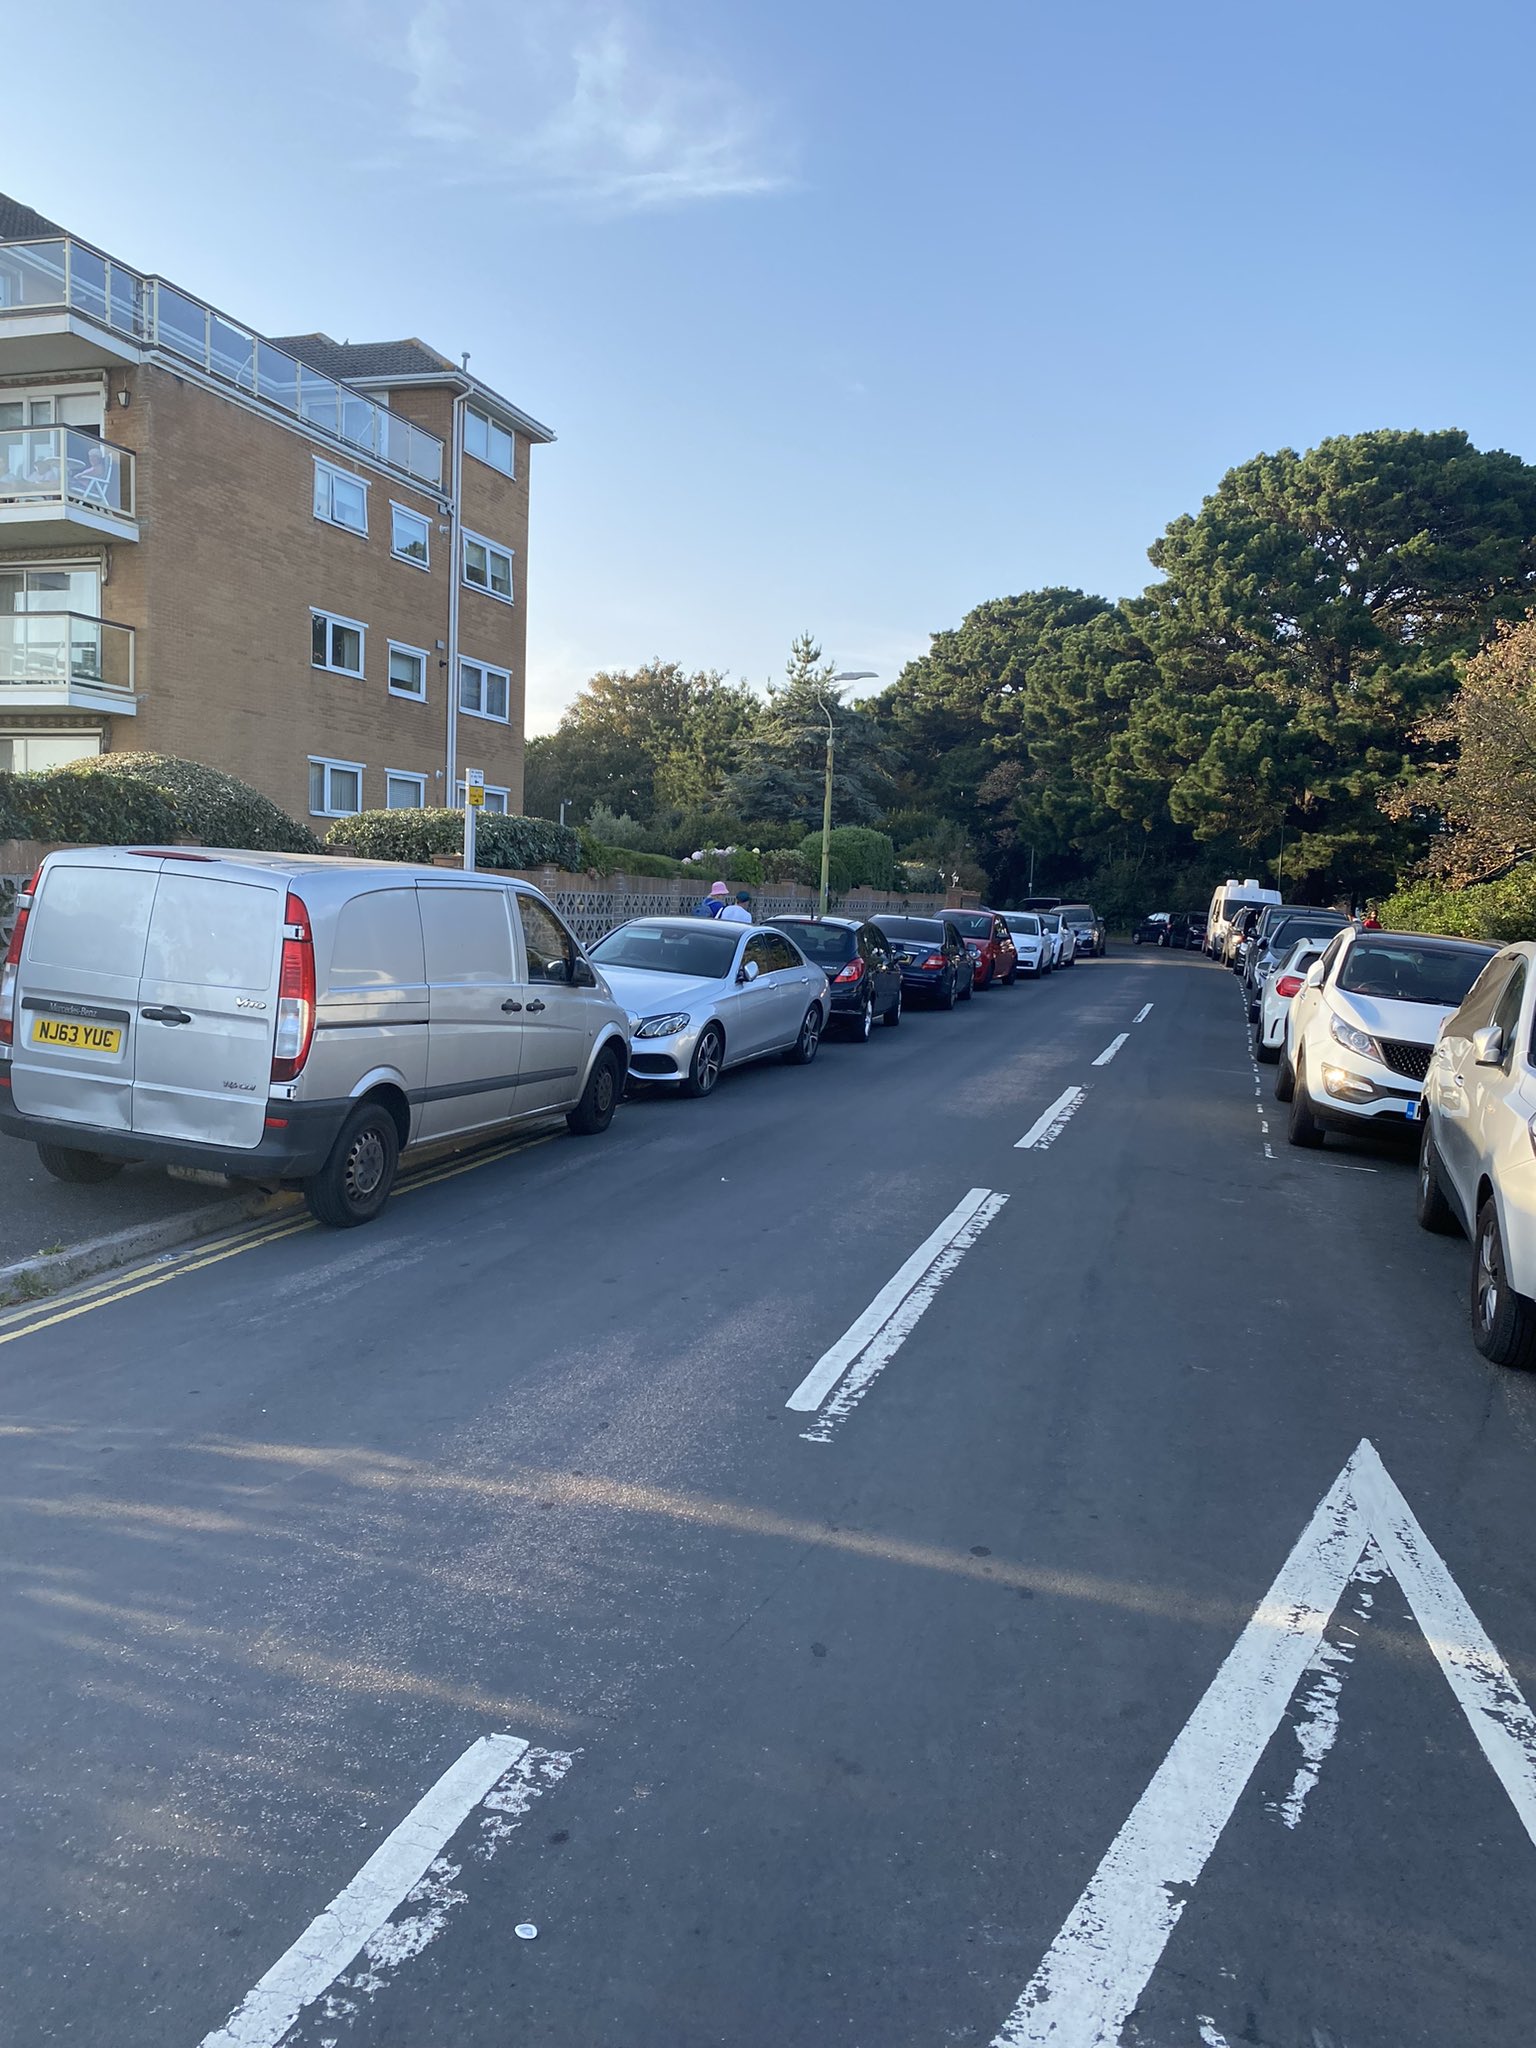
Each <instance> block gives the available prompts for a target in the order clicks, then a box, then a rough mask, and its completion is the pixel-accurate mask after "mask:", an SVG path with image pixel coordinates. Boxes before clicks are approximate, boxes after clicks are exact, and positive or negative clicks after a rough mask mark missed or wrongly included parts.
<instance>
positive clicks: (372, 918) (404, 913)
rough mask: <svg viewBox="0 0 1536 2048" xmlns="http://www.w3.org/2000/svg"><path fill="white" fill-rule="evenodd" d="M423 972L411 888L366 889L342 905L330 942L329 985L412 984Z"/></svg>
mask: <svg viewBox="0 0 1536 2048" xmlns="http://www.w3.org/2000/svg"><path fill="white" fill-rule="evenodd" d="M426 978H427V970H426V967H425V965H424V963H423V958H422V948H421V919H420V917H419V916H418V915H417V911H416V891H415V889H414V888H412V889H372V890H370V891H369V892H368V893H367V895H364V896H354V897H353V898H352V900H351V901H350V902H349V903H344V904H343V905H342V907H341V915H340V917H338V918H337V920H336V943H335V945H334V946H333V947H332V948H331V976H330V986H331V987H332V988H334V989H344V988H399V987H402V986H404V987H418V986H419V985H420V984H421V983H422V982H424V981H425V980H426Z"/></svg>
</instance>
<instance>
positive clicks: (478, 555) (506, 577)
mask: <svg viewBox="0 0 1536 2048" xmlns="http://www.w3.org/2000/svg"><path fill="white" fill-rule="evenodd" d="M464 581H465V582H466V583H469V584H472V585H473V586H474V588H475V589H476V590H483V591H485V592H486V593H487V595H488V596H490V597H503V598H505V599H506V601H507V603H508V604H510V603H511V602H512V557H511V555H510V554H508V552H507V550H506V549H505V548H499V547H497V546H496V544H495V543H494V542H493V541H488V540H482V539H481V538H480V536H479V535H478V534H474V533H466V534H465V536H464Z"/></svg>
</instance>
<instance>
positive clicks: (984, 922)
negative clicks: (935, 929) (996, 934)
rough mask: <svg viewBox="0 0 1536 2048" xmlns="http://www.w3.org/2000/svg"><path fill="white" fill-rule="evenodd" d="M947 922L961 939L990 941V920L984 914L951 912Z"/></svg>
mask: <svg viewBox="0 0 1536 2048" xmlns="http://www.w3.org/2000/svg"><path fill="white" fill-rule="evenodd" d="M949 921H950V923H951V924H952V925H953V926H954V927H955V929H956V931H957V932H959V934H960V936H961V938H962V939H990V938H991V936H992V920H991V918H990V917H989V916H987V915H986V914H985V912H978V911H975V910H955V911H951V913H950V918H949Z"/></svg>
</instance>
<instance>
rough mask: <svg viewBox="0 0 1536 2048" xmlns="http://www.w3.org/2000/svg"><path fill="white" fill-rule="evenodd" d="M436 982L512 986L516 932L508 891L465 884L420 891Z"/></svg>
mask: <svg viewBox="0 0 1536 2048" xmlns="http://www.w3.org/2000/svg"><path fill="white" fill-rule="evenodd" d="M416 901H417V902H418V904H419V905H420V906H421V929H422V933H423V936H424V937H425V939H426V950H427V979H428V981H431V982H438V983H441V982H479V983H482V984H483V983H485V982H510V981H511V980H512V927H511V925H510V923H509V922H508V921H507V892H506V890H505V889H500V888H496V887H487V888H475V887H473V886H472V885H468V884H460V885H459V886H457V887H455V888H449V889H444V888H437V889H434V888H432V887H431V886H430V884H429V885H428V886H427V887H425V888H422V889H418V890H417V892H416Z"/></svg>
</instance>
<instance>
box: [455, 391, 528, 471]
mask: <svg viewBox="0 0 1536 2048" xmlns="http://www.w3.org/2000/svg"><path fill="white" fill-rule="evenodd" d="M471 414H473V416H474V417H475V418H476V419H477V420H484V422H485V445H486V449H487V451H489V449H490V445H491V430H492V428H494V429H495V430H496V432H497V433H498V434H505V435H506V437H507V439H508V440H509V441H510V442H511V443H512V454H511V458H510V460H509V461H508V463H507V466H506V468H505V469H503V467H502V465H501V464H500V463H499V462H497V461H495V460H494V459H493V458H492V456H491V455H490V454H489V452H487V453H486V454H484V455H482V454H481V453H480V450H479V449H478V448H471V447H470V445H469V421H470V416H471ZM464 453H465V454H466V455H472V456H473V457H474V458H475V460H476V462H483V463H484V464H485V466H486V468H487V469H494V470H495V472H496V474H497V475H498V476H510V477H513V478H515V477H516V475H517V434H516V432H515V430H514V429H513V428H511V427H507V426H503V425H502V423H501V421H500V420H499V419H497V418H496V416H495V414H494V413H490V412H487V411H486V409H485V407H484V406H483V405H466V406H465V408H464Z"/></svg>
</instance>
